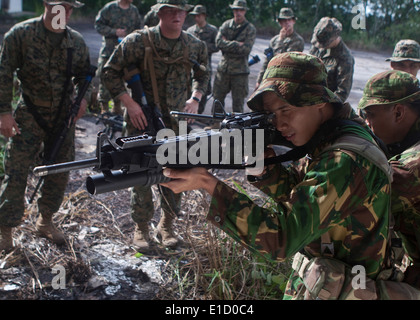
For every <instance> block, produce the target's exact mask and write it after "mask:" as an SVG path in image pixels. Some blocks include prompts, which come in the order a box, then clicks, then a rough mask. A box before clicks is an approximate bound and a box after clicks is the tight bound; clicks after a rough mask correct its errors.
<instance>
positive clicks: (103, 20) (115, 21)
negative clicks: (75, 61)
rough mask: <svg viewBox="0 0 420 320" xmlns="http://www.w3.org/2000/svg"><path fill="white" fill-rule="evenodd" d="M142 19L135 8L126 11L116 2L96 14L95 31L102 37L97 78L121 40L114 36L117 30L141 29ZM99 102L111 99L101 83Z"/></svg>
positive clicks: (131, 30)
mask: <svg viewBox="0 0 420 320" xmlns="http://www.w3.org/2000/svg"><path fill="white" fill-rule="evenodd" d="M142 24H143V22H142V18H141V16H140V14H139V11H138V9H137V7H136V6H134V5H132V4H130V6H129V8H128V9H123V8H121V7H120V6H119V4H118V1H111V2H109V3H107V4H106V5H105V6H104V7H103V8H102V9H101V10H100V11H99V12H98V14H97V16H96V19H95V29H96V31H97V32H98V33H99V34H101V35H102V47H101V50H100V52H99V59H98V72H97V74H98V76H99V77H100V75H101V73H102V68H103V66H104V65H105V63H106V62H107V61H108V59H109V57H110V56H111V54H112V52H113V51H114V49H115V48H116V47H117V45H118V43H119V42H120V41H121V40H122V39H119V37H118V36H117V35H116V31H117V29H125V30H126V33H127V34H130V33H131V32H133V31H134V30H137V29H141V28H142ZM98 98H99V101H102V102H106V103H108V101H109V100H110V99H111V96H110V94H109V93H108V90H106V88H105V87H104V85H103V84H102V83H100V84H99V97H98Z"/></svg>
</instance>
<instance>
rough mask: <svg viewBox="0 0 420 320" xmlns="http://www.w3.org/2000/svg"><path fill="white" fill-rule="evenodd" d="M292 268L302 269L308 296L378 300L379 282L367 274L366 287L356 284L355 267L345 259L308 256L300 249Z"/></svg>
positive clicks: (330, 298) (312, 297) (305, 294)
mask: <svg viewBox="0 0 420 320" xmlns="http://www.w3.org/2000/svg"><path fill="white" fill-rule="evenodd" d="M292 268H293V269H294V270H295V271H297V272H298V273H299V276H300V277H301V278H302V280H303V283H304V285H305V289H306V290H302V293H301V294H302V295H303V296H302V297H301V299H305V300H376V299H377V295H376V287H375V282H374V281H373V280H372V279H370V278H367V279H366V285H365V288H364V289H357V288H353V285H352V279H353V277H352V275H351V268H350V266H348V265H347V264H345V263H344V262H342V261H340V260H337V259H333V258H328V257H315V258H312V259H310V260H309V259H308V258H307V257H305V256H304V255H302V254H300V253H298V254H296V255H295V258H294V259H293V266H292Z"/></svg>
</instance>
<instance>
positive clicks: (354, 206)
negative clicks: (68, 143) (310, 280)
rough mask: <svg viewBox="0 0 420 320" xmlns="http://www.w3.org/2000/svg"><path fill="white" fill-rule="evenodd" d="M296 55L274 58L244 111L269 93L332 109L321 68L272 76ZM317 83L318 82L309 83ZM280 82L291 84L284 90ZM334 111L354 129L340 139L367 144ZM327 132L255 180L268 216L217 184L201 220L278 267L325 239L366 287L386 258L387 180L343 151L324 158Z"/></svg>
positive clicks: (364, 134) (314, 251) (346, 110)
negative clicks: (269, 204)
mask: <svg viewBox="0 0 420 320" xmlns="http://www.w3.org/2000/svg"><path fill="white" fill-rule="evenodd" d="M302 55H303V54H296V53H293V54H280V55H277V56H276V57H274V58H273V59H272V60H271V62H270V64H269V65H268V69H267V72H266V73H265V76H264V79H267V81H264V80H263V82H262V84H261V85H260V87H259V89H258V90H257V91H256V92H255V93H254V94H253V96H251V98H250V100H249V101H248V106H249V107H250V108H251V109H254V110H257V109H260V110H261V108H262V105H261V93H262V92H264V91H267V90H270V91H274V92H275V93H276V94H277V95H278V96H279V97H281V98H283V99H285V100H286V101H291V102H293V105H295V106H304V105H306V106H308V105H312V104H318V103H321V102H322V101H323V102H328V101H330V102H332V103H335V102H337V101H339V98H337V97H334V94H333V93H332V92H331V91H329V90H328V89H326V88H325V85H326V81H325V80H326V75H325V69H324V72H323V75H322V74H320V73H319V72H318V73H316V72H314V71H316V70H317V69H318V70H319V68H320V67H319V65H321V66H322V64H321V62H320V60H318V59H317V61H318V62H317V64H318V66H316V69H312V68H311V67H310V66H309V67H308V65H305V66H304V68H303V69H300V70H299V69H298V68H293V70H290V74H289V75H286V74H285V73H286V72H287V71H284V72H283V73H284V74H282V73H281V72H282V71H277V70H276V69H277V64H278V63H279V62H278V61H280V60H281V59H287V60H286V65H292V64H297V63H299V61H301V60H300V59H301V57H302ZM284 57H285V58H284ZM289 57H290V58H292V60H290V59H289ZM308 57H311V56H308ZM298 59H299V60H298ZM309 59H313V57H311V58H309ZM271 66H273V68H271ZM318 76H321V78H318V80H317V77H318ZM275 78H279V79H280V78H281V80H277V79H275ZM285 78H290V79H293V80H297V81H298V82H288V81H287V80H286V79H285ZM270 79H273V80H270ZM320 79H322V81H321V80H320ZM270 81H271V82H270ZM274 81H276V82H274ZM273 83H274V84H273ZM311 83H315V84H316V83H318V84H320V83H322V85H317V86H314V85H311ZM305 93H306V94H305ZM297 96H298V97H297ZM293 99H294V100H293ZM340 105H341V104H340V103H338V104H336V107H337V108H339V109H338V110H337V114H336V116H335V117H334V118H339V119H354V120H355V121H357V122H358V123H359V125H351V124H349V125H344V126H342V127H341V131H342V134H343V136H347V135H356V136H358V137H360V138H362V139H364V140H366V141H372V140H373V137H372V134H371V132H370V130H369V129H368V128H367V126H366V125H363V121H362V120H361V119H360V118H359V117H357V116H356V114H355V113H354V111H353V109H352V108H351V107H350V105H348V104H345V105H344V106H341V107H339V106H340ZM321 128H322V127H321ZM334 131H335V130H331V131H329V132H328V131H327V132H325V133H324V134H323V135H322V134H321V131H320V130H319V131H318V133H317V134H316V135H319V134H321V136H320V137H319V139H318V140H317V141H318V142H320V143H315V146H314V147H312V148H311V150H308V151H309V153H308V156H306V157H304V158H302V159H300V160H299V161H298V162H293V163H292V164H290V165H289V166H287V167H285V166H282V165H281V164H278V165H272V166H269V167H268V169H267V173H266V174H264V175H263V176H262V177H261V178H260V179H255V180H256V181H255V182H253V185H254V186H256V187H257V188H259V189H261V190H262V191H263V192H264V193H266V194H267V195H268V196H269V197H270V198H271V199H273V200H274V201H275V203H276V204H277V205H276V206H275V208H271V209H268V208H263V207H260V206H258V205H257V204H255V203H254V202H253V201H252V200H250V199H249V198H248V196H247V195H245V194H243V193H240V192H237V191H236V190H234V189H232V188H230V187H229V186H227V185H226V184H224V183H223V182H218V184H217V186H216V189H215V192H214V194H213V198H212V200H211V206H210V210H209V214H208V219H209V220H210V221H211V222H212V223H213V224H214V225H216V226H217V227H219V228H221V229H222V230H224V231H225V232H226V233H228V234H229V235H230V236H231V237H233V238H234V239H236V240H237V241H239V242H241V243H242V244H243V245H244V246H246V247H247V248H249V249H251V250H252V251H258V252H260V253H261V254H263V255H264V256H266V257H267V258H269V259H273V260H275V261H279V262H280V261H284V260H285V259H286V258H289V257H292V256H293V255H295V254H296V253H297V252H299V251H301V250H304V251H305V253H306V254H307V255H309V256H320V252H321V236H322V235H324V234H325V233H327V232H328V234H329V236H330V239H331V241H332V243H333V246H334V258H335V259H338V260H341V261H343V262H346V263H347V264H349V265H351V266H353V265H362V266H364V267H365V270H366V275H367V276H368V277H370V278H373V279H374V278H375V277H376V276H377V275H378V273H379V272H380V271H381V269H382V267H383V264H384V259H385V256H386V244H387V238H388V219H389V216H388V212H389V199H390V185H389V180H388V176H387V174H385V173H384V171H382V169H380V168H379V167H378V166H376V165H374V164H373V163H372V162H371V161H369V160H368V159H367V158H365V157H363V156H361V155H360V154H358V153H355V152H352V151H347V150H344V149H332V150H331V149H330V150H328V151H324V150H325V149H326V148H327V147H328V146H329V145H330V144H331V143H332V142H333V140H332V138H331V137H330V135H331V134H334ZM316 135H315V136H316ZM383 157H384V156H383ZM384 158H385V157H384ZM385 164H386V158H385ZM302 288H303V284H302V279H301V278H300V276H299V275H298V274H297V273H296V272H293V273H292V275H291V277H290V279H289V283H288V285H287V290H286V293H285V299H294V298H295V296H296V295H297V294H298V292H299V290H301V289H302Z"/></svg>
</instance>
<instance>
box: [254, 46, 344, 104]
mask: <svg viewBox="0 0 420 320" xmlns="http://www.w3.org/2000/svg"><path fill="white" fill-rule="evenodd" d="M268 91H271V92H274V93H276V94H277V96H279V97H280V98H281V99H283V100H284V101H286V102H287V103H288V104H291V105H293V106H295V107H304V106H311V105H317V104H320V103H326V102H329V103H335V104H340V105H342V102H341V100H340V98H338V97H337V96H336V95H335V94H334V93H333V92H332V91H331V90H330V89H328V88H327V70H326V69H325V66H324V64H323V63H322V60H321V59H319V58H317V57H315V56H312V55H310V54H305V53H302V52H285V53H281V54H278V55H276V56H274V58H273V59H271V61H270V62H269V64H268V66H267V70H266V71H265V73H264V77H263V81H262V82H261V85H260V86H259V87H258V89H257V90H256V91H254V93H253V94H252V95H251V97H250V98H249V100H248V102H247V103H248V106H249V108H250V109H252V110H255V111H262V110H263V109H264V107H263V103H262V94H263V93H264V92H268Z"/></svg>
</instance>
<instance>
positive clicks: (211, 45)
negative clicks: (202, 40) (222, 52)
mask: <svg viewBox="0 0 420 320" xmlns="http://www.w3.org/2000/svg"><path fill="white" fill-rule="evenodd" d="M209 30H210V38H209V41H208V42H207V52H208V54H212V53H215V52H217V51H219V48H217V46H216V36H217V28H216V27H214V28H213V27H211V28H209Z"/></svg>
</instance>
